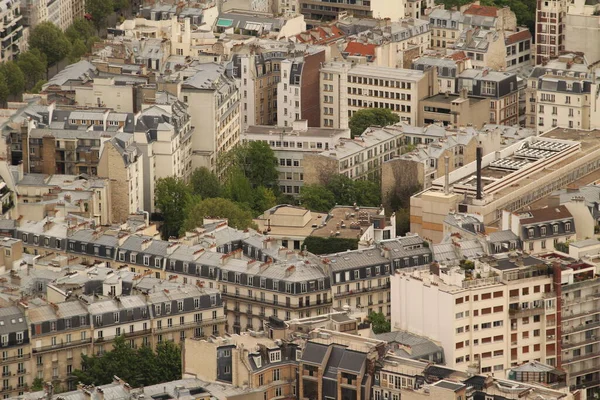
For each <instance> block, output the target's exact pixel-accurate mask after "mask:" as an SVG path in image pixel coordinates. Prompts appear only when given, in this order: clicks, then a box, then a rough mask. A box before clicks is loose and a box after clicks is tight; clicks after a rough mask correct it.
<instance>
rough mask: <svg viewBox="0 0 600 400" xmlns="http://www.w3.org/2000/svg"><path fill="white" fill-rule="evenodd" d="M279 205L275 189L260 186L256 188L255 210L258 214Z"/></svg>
mask: <svg viewBox="0 0 600 400" xmlns="http://www.w3.org/2000/svg"><path fill="white" fill-rule="evenodd" d="M276 205H277V196H275V193H273V189H271V188H266V187H264V186H259V187H257V188H256V189H254V207H253V209H254V211H255V213H256V214H261V213H262V212H264V211H265V210H268V209H270V208H272V207H275V206H276Z"/></svg>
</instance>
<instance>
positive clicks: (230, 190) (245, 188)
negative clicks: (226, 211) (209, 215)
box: [223, 169, 254, 209]
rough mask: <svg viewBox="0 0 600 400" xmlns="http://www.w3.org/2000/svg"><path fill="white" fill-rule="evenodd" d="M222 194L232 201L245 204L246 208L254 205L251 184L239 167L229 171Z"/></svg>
mask: <svg viewBox="0 0 600 400" xmlns="http://www.w3.org/2000/svg"><path fill="white" fill-rule="evenodd" d="M223 194H224V196H223V197H226V198H228V199H229V200H231V201H233V202H237V203H244V204H246V206H247V208H248V209H251V208H252V207H253V205H254V193H253V191H252V184H251V183H250V180H249V179H248V178H247V177H246V176H245V175H244V172H243V171H242V170H240V169H236V170H234V171H233V172H232V173H231V175H230V176H229V178H228V180H227V183H226V185H225V190H224V191H223Z"/></svg>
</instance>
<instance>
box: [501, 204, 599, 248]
mask: <svg viewBox="0 0 600 400" xmlns="http://www.w3.org/2000/svg"><path fill="white" fill-rule="evenodd" d="M590 218H591V216H590ZM502 229H503V230H509V229H510V230H511V231H512V232H513V233H514V234H515V235H517V236H519V238H521V241H522V242H523V249H524V250H526V251H528V252H529V253H530V254H538V253H543V252H548V251H552V250H553V249H555V248H556V246H557V245H558V244H559V243H567V242H570V241H572V240H575V239H583V238H585V234H586V233H587V232H586V233H584V232H583V231H584V229H583V227H582V229H581V230H580V231H579V232H578V233H577V230H576V224H575V218H574V217H573V215H572V214H571V213H570V212H569V210H568V209H567V207H566V206H564V205H561V206H557V207H546V208H540V209H534V210H530V211H525V212H522V213H509V212H508V211H503V213H502Z"/></svg>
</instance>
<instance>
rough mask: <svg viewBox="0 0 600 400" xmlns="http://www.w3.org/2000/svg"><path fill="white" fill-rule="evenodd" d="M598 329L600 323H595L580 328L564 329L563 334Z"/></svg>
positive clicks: (582, 325)
mask: <svg viewBox="0 0 600 400" xmlns="http://www.w3.org/2000/svg"><path fill="white" fill-rule="evenodd" d="M598 327H600V321H598V322H593V323H591V324H581V325H579V326H574V327H568V328H563V329H562V333H563V334H571V333H574V332H581V331H587V330H588V329H594V328H598Z"/></svg>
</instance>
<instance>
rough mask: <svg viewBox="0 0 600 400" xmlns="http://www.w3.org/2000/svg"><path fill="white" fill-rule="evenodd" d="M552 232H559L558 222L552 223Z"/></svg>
mask: <svg viewBox="0 0 600 400" xmlns="http://www.w3.org/2000/svg"><path fill="white" fill-rule="evenodd" d="M552 232H554V234H557V233H558V225H557V224H554V225H552Z"/></svg>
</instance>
